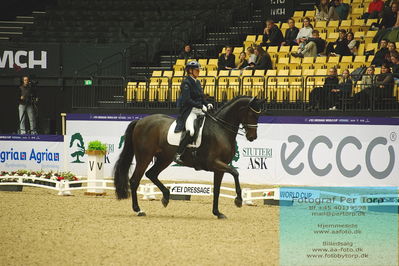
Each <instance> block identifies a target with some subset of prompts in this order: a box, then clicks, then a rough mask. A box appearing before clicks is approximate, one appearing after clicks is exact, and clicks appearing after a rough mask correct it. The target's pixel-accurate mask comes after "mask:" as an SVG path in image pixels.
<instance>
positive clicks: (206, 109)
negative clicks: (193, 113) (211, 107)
mask: <svg viewBox="0 0 399 266" xmlns="http://www.w3.org/2000/svg"><path fill="white" fill-rule="evenodd" d="M207 111H208V108H206V106H205V105H203V106H202V112H204V113H206V112H207Z"/></svg>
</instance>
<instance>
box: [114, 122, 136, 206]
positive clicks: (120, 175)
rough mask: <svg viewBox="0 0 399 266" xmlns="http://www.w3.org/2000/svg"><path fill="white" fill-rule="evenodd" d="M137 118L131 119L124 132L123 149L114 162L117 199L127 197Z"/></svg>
mask: <svg viewBox="0 0 399 266" xmlns="http://www.w3.org/2000/svg"><path fill="white" fill-rule="evenodd" d="M137 121H138V120H135V121H132V122H131V123H130V124H129V126H128V127H127V129H126V132H125V143H124V145H123V150H122V152H121V154H120V155H119V158H118V160H117V161H116V163H115V168H114V185H115V193H116V196H117V198H118V200H121V199H127V198H128V197H129V169H130V165H131V163H132V160H133V157H134V150H133V141H132V136H133V130H134V127H135V126H136V123H137Z"/></svg>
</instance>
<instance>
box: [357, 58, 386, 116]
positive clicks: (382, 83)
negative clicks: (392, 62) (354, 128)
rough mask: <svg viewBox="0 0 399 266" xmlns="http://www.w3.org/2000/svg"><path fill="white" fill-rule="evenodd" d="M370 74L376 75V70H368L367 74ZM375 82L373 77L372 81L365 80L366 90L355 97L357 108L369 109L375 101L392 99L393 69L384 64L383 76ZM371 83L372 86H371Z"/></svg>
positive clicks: (379, 76) (382, 68) (382, 67)
mask: <svg viewBox="0 0 399 266" xmlns="http://www.w3.org/2000/svg"><path fill="white" fill-rule="evenodd" d="M369 73H373V74H374V69H373V71H369V70H368V69H367V74H369ZM373 74H371V75H373ZM362 81H363V79H362ZM373 81H374V79H373V76H372V78H371V80H367V79H364V82H365V83H364V84H366V85H364V89H362V90H361V91H360V92H358V93H356V94H355V95H354V104H355V106H356V107H358V108H359V107H360V108H366V109H369V108H370V106H371V102H372V101H373V100H374V101H379V100H380V99H381V98H386V97H392V95H393V87H394V79H393V75H392V73H391V69H390V67H389V66H388V65H387V64H385V63H384V64H382V66H381V74H380V75H377V77H376V78H375V82H373ZM370 82H371V85H369V84H370Z"/></svg>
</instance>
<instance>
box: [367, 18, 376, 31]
mask: <svg viewBox="0 0 399 266" xmlns="http://www.w3.org/2000/svg"><path fill="white" fill-rule="evenodd" d="M374 23H378V19H377V18H369V19H368V20H367V21H366V26H367V27H371V25H372V24H374ZM375 32H376V31H375Z"/></svg>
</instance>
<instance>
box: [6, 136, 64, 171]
mask: <svg viewBox="0 0 399 266" xmlns="http://www.w3.org/2000/svg"><path fill="white" fill-rule="evenodd" d="M63 154H64V142H63V136H42V135H32V136H19V135H15V136H13V135H1V136H0V170H1V171H16V170H31V171H39V170H44V171H51V170H52V171H65V169H64V168H63V160H64V158H63Z"/></svg>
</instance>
